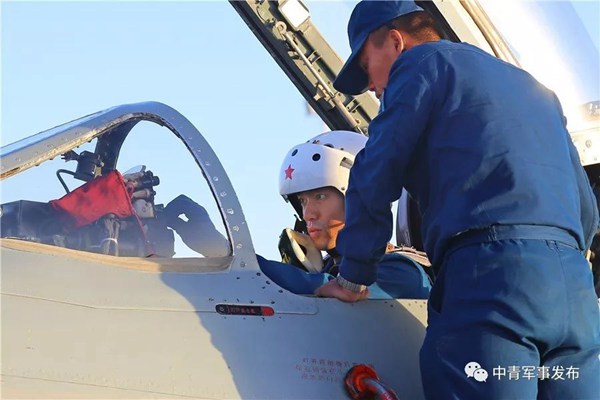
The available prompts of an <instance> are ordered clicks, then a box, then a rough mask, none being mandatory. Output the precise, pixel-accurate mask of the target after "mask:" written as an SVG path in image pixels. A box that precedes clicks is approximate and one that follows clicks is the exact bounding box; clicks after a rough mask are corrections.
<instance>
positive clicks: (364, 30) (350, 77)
mask: <svg viewBox="0 0 600 400" xmlns="http://www.w3.org/2000/svg"><path fill="white" fill-rule="evenodd" d="M415 11H423V9H422V8H421V7H419V6H418V5H416V4H415V2H414V1H412V0H363V1H361V2H360V3H358V4H357V5H356V7H354V11H352V15H351V16H350V21H349V22H348V40H349V41H350V49H351V50H352V54H350V57H348V60H347V61H346V63H345V64H344V66H343V67H342V70H341V71H340V73H339V74H338V76H337V78H336V79H335V81H334V82H333V87H334V88H336V90H339V91H340V92H342V93H346V94H352V95H356V94H361V93H362V92H364V91H365V90H367V86H368V85H369V78H368V77H367V74H366V73H365V72H364V71H363V70H362V69H361V68H360V65H359V63H358V56H359V55H360V51H361V50H362V47H363V45H364V44H365V41H366V40H367V38H368V37H369V35H370V34H371V32H373V31H374V30H376V29H377V28H379V27H381V26H382V25H384V24H386V23H387V22H389V21H391V20H393V19H394V18H397V17H400V16H401V15H406V14H409V13H411V12H415Z"/></svg>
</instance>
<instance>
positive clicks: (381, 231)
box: [316, 49, 438, 301]
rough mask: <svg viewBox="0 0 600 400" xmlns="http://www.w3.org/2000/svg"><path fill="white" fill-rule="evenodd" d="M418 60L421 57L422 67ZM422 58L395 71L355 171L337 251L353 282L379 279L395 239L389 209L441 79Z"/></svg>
mask: <svg viewBox="0 0 600 400" xmlns="http://www.w3.org/2000/svg"><path fill="white" fill-rule="evenodd" d="M415 50H417V49H413V50H412V51H415ZM409 53H410V52H409ZM406 55H408V53H407V54H406ZM414 56H419V57H421V59H420V62H416V61H415V60H414V59H416V57H414ZM422 56H423V54H418V53H413V57H411V59H408V60H403V61H402V62H400V63H399V62H398V61H397V62H396V63H395V64H394V65H393V66H392V70H391V75H390V80H389V82H388V87H387V88H386V91H385V93H384V96H385V104H386V108H385V110H384V111H383V112H382V113H381V114H380V115H378V116H377V118H375V119H374V120H373V122H372V123H371V125H370V127H369V135H370V136H369V140H368V141H367V144H366V147H365V149H364V150H363V151H361V152H360V153H359V154H358V156H357V157H356V160H355V162H354V165H353V167H352V169H351V170H350V182H349V186H348V191H347V192H346V224H345V227H344V229H343V230H342V231H341V232H340V235H339V237H338V239H337V246H336V247H337V249H338V251H339V252H340V253H341V254H342V256H343V260H342V263H341V266H340V275H341V276H342V277H343V278H345V279H346V280H348V281H350V282H354V283H358V284H363V285H370V284H372V283H373V282H375V280H376V277H377V264H378V263H379V261H380V260H381V257H382V256H383V254H384V253H385V248H386V244H387V243H388V240H389V239H390V237H391V235H392V229H393V221H392V213H391V207H390V204H391V203H392V202H394V201H395V200H397V199H398V198H399V197H400V194H401V192H402V188H403V186H404V182H405V175H406V167H407V165H408V163H409V161H410V160H411V157H412V155H413V153H414V151H415V149H416V147H417V143H418V142H419V140H420V138H421V135H422V133H423V132H424V131H425V127H426V126H427V123H428V121H429V116H430V114H431V112H432V109H433V102H434V101H435V98H434V97H435V96H434V93H433V92H432V85H434V84H435V83H436V81H437V79H438V76H437V72H436V71H434V70H435V69H436V68H438V67H437V66H436V65H435V63H436V58H434V57H427V58H423V57H422ZM424 179H426V178H425V177H424ZM316 294H317V295H319V296H324V297H336V298H338V299H340V300H343V301H356V300H360V299H362V298H365V297H366V296H362V297H361V296H357V295H356V294H352V292H351V291H349V290H346V289H344V288H341V287H339V286H337V287H336V283H335V282H329V283H328V284H327V285H324V286H323V287H322V288H319V289H318V290H317V291H316Z"/></svg>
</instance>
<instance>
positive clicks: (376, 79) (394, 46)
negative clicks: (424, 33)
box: [359, 30, 404, 99]
mask: <svg viewBox="0 0 600 400" xmlns="http://www.w3.org/2000/svg"><path fill="white" fill-rule="evenodd" d="M373 35H374V34H372V35H371V36H369V38H368V39H367V41H366V42H365V44H364V46H363V48H362V50H361V53H360V56H359V63H360V67H361V68H362V69H363V71H365V73H366V74H367V76H368V77H369V86H368V87H367V88H368V90H370V91H372V92H374V93H375V96H377V98H378V99H379V98H381V95H382V93H383V90H384V89H385V87H386V86H387V82H388V78H389V75H390V69H391V68H392V64H393V63H394V61H395V60H396V58H398V56H399V55H400V53H401V52H402V50H403V48H404V43H403V41H402V36H401V35H400V33H399V32H398V31H396V30H387V31H385V35H381V33H375V35H377V39H376V38H374V37H373ZM376 41H379V43H376Z"/></svg>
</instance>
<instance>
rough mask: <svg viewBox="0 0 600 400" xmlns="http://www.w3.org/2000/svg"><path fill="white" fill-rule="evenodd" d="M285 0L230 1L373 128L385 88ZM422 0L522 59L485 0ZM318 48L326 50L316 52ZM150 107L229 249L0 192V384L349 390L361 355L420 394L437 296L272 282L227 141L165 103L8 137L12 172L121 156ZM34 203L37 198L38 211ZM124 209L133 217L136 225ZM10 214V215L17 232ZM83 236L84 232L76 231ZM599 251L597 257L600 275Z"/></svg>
mask: <svg viewBox="0 0 600 400" xmlns="http://www.w3.org/2000/svg"><path fill="white" fill-rule="evenodd" d="M288 2H290V3H292V0H287V1H279V2H277V1H274V2H269V1H254V0H247V1H233V2H232V6H233V7H234V8H235V9H236V10H237V11H238V13H239V14H240V16H241V17H242V19H243V20H244V22H246V23H247V24H248V26H249V27H250V29H251V30H252V32H253V33H254V34H255V35H256V36H257V37H258V39H259V40H260V41H261V42H262V43H263V44H264V45H265V47H267V49H268V50H269V52H270V54H271V55H272V56H273V58H275V60H276V62H277V63H278V64H279V65H280V66H281V67H282V69H283V70H284V71H285V72H286V74H288V76H289V77H290V78H291V79H292V81H293V82H294V84H295V85H296V86H297V87H298V90H299V91H300V92H301V93H302V94H303V95H304V97H305V98H306V100H307V102H309V104H310V105H311V107H312V108H313V109H314V110H315V111H316V112H317V114H318V115H319V116H320V117H321V118H322V119H323V121H324V122H325V123H326V124H327V125H328V126H329V127H330V128H331V129H350V130H355V131H357V133H362V134H368V123H369V122H370V120H371V119H372V118H374V117H375V115H376V112H377V108H378V105H377V102H376V100H375V99H374V97H372V96H371V95H370V94H363V95H360V96H356V97H354V96H344V95H342V94H339V93H336V92H335V91H334V89H333V88H332V86H331V82H332V81H333V79H334V77H335V75H336V74H337V72H338V71H339V69H340V67H341V65H342V60H341V59H340V58H339V56H337V55H336V54H335V51H333V50H332V49H331V47H330V46H329V45H328V44H327V42H326V41H325V40H324V39H323V37H322V36H321V35H320V33H319V32H318V30H317V29H316V27H315V26H314V24H312V22H311V21H310V19H302V18H301V19H300V20H296V19H292V18H291V17H290V16H289V15H286V13H285V10H286V8H285V5H286V3H288ZM419 4H421V5H422V6H423V7H425V8H427V9H428V10H429V11H431V12H432V13H433V15H434V16H435V17H436V18H437V19H438V20H439V22H440V23H441V25H442V26H443V27H444V29H445V31H446V33H447V35H448V37H449V38H450V39H452V40H461V41H467V42H470V43H472V44H475V45H477V46H479V47H481V48H483V49H484V50H486V51H488V52H490V53H492V54H494V55H496V56H497V57H499V58H502V59H504V60H506V61H509V62H513V63H515V64H517V65H518V64H519V61H518V59H517V58H516V57H515V56H514V55H513V53H512V51H511V47H510V46H509V45H508V44H507V42H506V41H505V40H504V39H503V37H502V35H501V33H500V32H499V31H498V30H497V28H496V27H495V25H494V24H493V23H492V21H491V20H490V17H489V15H487V14H486V12H485V10H484V8H483V7H482V6H481V5H480V4H479V3H477V2H475V1H470V0H469V1H460V2H459V1H444V2H419ZM288 6H289V4H288ZM300 6H301V9H304V8H305V7H304V6H302V5H300ZM257 16H260V18H258V17H257ZM290 20H291V21H292V22H290ZM261 21H268V22H261ZM314 51H318V52H319V53H320V55H321V57H319V58H317V59H316V60H313V59H311V58H310V57H307V56H306V54H312V52H314ZM300 54H304V57H302V56H300ZM585 112H586V113H587V114H586V115H587V118H586V121H587V122H588V123H587V125H585V127H584V129H577V130H573V131H572V132H571V134H572V137H573V140H574V142H575V144H576V146H577V148H578V150H579V151H580V157H581V161H582V164H583V165H584V166H585V168H586V171H587V172H588V175H589V177H590V181H591V182H592V185H593V186H594V188H595V191H596V193H598V189H597V187H598V185H599V183H600V177H599V176H600V152H599V151H598V147H599V146H600V144H599V141H600V135H599V134H600V122H599V120H598V115H599V111H598V103H597V102H595V103H594V102H591V103H589V104H587V105H586V108H585ZM141 122H143V123H146V124H156V125H158V126H161V127H164V128H165V129H167V130H168V131H169V132H170V133H171V134H172V135H174V136H173V137H175V138H177V140H179V141H181V143H183V145H185V147H186V148H187V150H188V152H189V153H190V155H191V156H192V157H193V159H194V161H195V164H196V165H197V166H198V168H199V169H200V170H201V173H202V175H203V177H204V179H205V185H206V187H208V189H209V191H210V192H211V194H212V197H213V198H214V201H215V203H216V208H217V211H218V215H219V216H220V219H221V220H222V222H223V226H224V228H225V229H224V234H225V236H226V238H227V249H226V251H225V252H224V253H221V254H214V255H212V256H206V257H195V256H193V257H184V258H173V257H170V256H169V254H167V255H166V256H164V257H147V256H146V255H147V254H144V249H143V247H144V244H145V242H144V240H142V241H140V240H139V239H140V238H139V237H135V234H134V235H132V236H125V235H122V237H120V238H119V241H121V242H123V245H125V244H126V242H127V241H128V240H129V241H130V243H128V244H129V245H130V247H129V248H128V249H129V250H127V251H130V252H131V254H127V252H126V251H125V250H124V251H123V253H118V252H117V250H114V249H113V251H111V250H110V249H111V247H110V245H108V246H104V245H103V244H97V243H88V242H85V243H83V242H82V241H81V240H79V241H78V239H81V238H74V237H70V238H66V237H63V236H62V234H56V233H53V234H52V235H46V237H45V239H44V238H42V235H41V234H40V229H38V227H37V226H36V222H39V221H41V220H42V219H43V218H45V215H46V214H44V213H45V212H46V211H44V210H47V209H46V208H45V207H46V206H45V203H44V204H42V203H36V204H32V203H33V202H27V201H26V200H27V199H23V201H22V202H16V203H19V204H17V205H15V204H3V205H2V208H1V211H2V213H1V214H0V222H2V228H3V235H2V236H3V238H2V239H0V244H1V247H0V248H1V250H0V251H1V253H0V255H1V274H2V275H1V276H2V285H1V288H0V292H1V318H2V319H1V322H2V328H1V329H2V332H1V333H2V366H1V369H2V370H1V374H2V382H1V385H2V386H1V389H2V397H3V398H57V399H58V398H60V399H66V398H127V399H132V398H140V399H141V398H143V399H147V398H170V399H173V398H195V399H343V398H347V394H346V392H345V390H344V386H343V378H344V376H345V374H346V372H347V371H348V370H349V369H350V368H351V367H352V366H353V365H355V364H366V365H370V366H372V367H373V368H374V369H375V370H376V371H377V373H378V375H379V377H380V378H381V381H382V382H383V383H384V384H386V385H387V386H389V387H390V388H392V389H393V390H394V391H395V392H396V393H397V394H398V396H399V397H400V398H402V399H421V398H423V392H422V387H421V379H420V372H419V362H418V351H419V348H420V346H421V343H422V340H423V337H424V334H425V327H426V322H427V315H426V314H427V313H426V309H427V303H426V301H425V300H414V299H385V298H381V299H372V300H367V301H363V302H359V303H356V304H346V303H342V302H339V301H337V300H334V299H324V298H316V297H313V296H300V295H295V294H293V293H290V292H288V291H287V290H285V289H284V288H281V287H279V286H278V285H276V284H275V283H274V282H272V281H271V280H270V279H269V278H268V277H266V276H265V275H264V274H263V273H262V272H261V270H260V268H259V265H258V262H257V259H256V253H255V251H254V247H253V244H252V237H251V235H250V230H249V228H248V226H247V224H246V219H245V217H244V213H243V209H242V206H241V205H240V203H239V201H238V198H237V196H236V193H235V190H234V188H233V186H232V185H231V182H230V180H229V178H228V176H227V174H226V172H225V170H224V169H223V167H222V165H221V163H220V161H219V158H218V156H217V155H216V154H215V153H214V152H213V150H212V149H211V147H210V145H209V144H208V142H207V141H206V140H205V139H204V137H203V136H202V134H201V133H200V132H199V131H198V129H196V128H195V127H194V125H192V123H191V122H190V121H188V120H187V119H186V118H185V117H184V116H183V115H181V114H180V113H178V112H177V111H176V110H174V109H173V108H171V107H169V106H167V105H165V104H162V103H157V102H146V103H136V104H127V105H120V106H116V107H113V108H110V109H107V110H104V111H99V112H96V113H94V114H91V115H88V116H85V117H82V118H79V119H77V120H75V121H71V122H68V123H66V124H63V125H60V126H58V127H55V128H52V129H49V130H46V131H44V132H41V133H38V134H36V135H33V136H30V137H28V138H26V139H23V140H20V141H18V142H15V143H13V144H10V145H7V146H4V147H2V148H1V150H0V153H1V159H0V177H1V178H2V179H16V178H18V177H19V175H21V173H23V172H25V171H27V170H28V169H30V168H34V167H36V168H41V167H43V165H42V164H44V165H46V163H47V162H49V161H50V160H52V159H55V158H57V157H60V156H65V155H66V157H67V158H69V157H72V154H73V153H71V151H76V152H79V155H80V156H81V155H82V154H83V151H81V150H82V149H83V148H85V146H86V144H88V142H90V141H92V143H95V147H94V148H93V149H92V151H90V153H89V154H87V156H86V157H88V156H89V157H91V158H85V159H84V158H83V157H81V158H80V161H79V162H78V170H77V171H79V168H80V167H81V169H85V167H86V165H84V162H85V161H88V160H90V159H93V160H96V161H97V162H96V164H94V166H93V167H92V170H91V177H87V178H86V179H87V181H94V180H96V179H98V178H99V177H101V176H105V175H106V174H107V173H109V172H110V171H113V170H115V169H116V168H117V160H118V158H119V154H120V152H121V150H122V148H123V146H124V145H125V144H126V143H127V142H128V140H129V134H130V132H131V131H132V129H134V127H135V126H136V125H137V124H139V123H141ZM69 154H71V156H69ZM75 154H76V153H75ZM141 161H143V160H141ZM67 165H70V164H67ZM38 166H40V167H38ZM87 166H88V167H89V165H87ZM89 171H90V170H89V169H88V172H89ZM141 171H144V170H143V169H142V170H141ZM53 172H54V171H53ZM121 172H122V173H123V174H124V175H127V173H126V172H124V171H121ZM49 179H50V177H49ZM52 179H54V178H52ZM82 180H83V179H82ZM81 183H83V182H81ZM57 184H58V182H57ZM151 189H152V187H151ZM157 190H159V189H157ZM73 191H75V190H73ZM48 200H51V199H48ZM144 204H145V205H148V204H149V205H150V207H151V210H149V211H147V210H145V209H144V210H145V211H144V212H148V214H144V215H141V214H142V211H140V210H141V209H140V208H136V209H135V210H136V213H138V216H137V217H139V220H141V221H142V224H145V225H144V226H149V224H150V222H151V221H152V220H153V219H155V218H156V217H155V215H157V214H154V212H156V213H159V212H160V210H158V206H157V205H155V204H153V203H152V202H151V201H150V202H149V203H144ZM26 207H33V208H34V209H35V210H36V211H35V213H37V214H35V213H34V217H35V218H33V219H32V220H28V221H27V223H25V222H24V221H25V217H24V215H25V214H26V211H27V208H26ZM154 208H157V210H154ZM39 210H42V211H39ZM415 213H416V211H415V208H414V205H411V201H410V200H409V199H408V198H407V196H403V198H402V199H401V201H400V202H399V211H398V232H399V233H398V237H399V241H401V242H402V244H405V245H413V246H416V247H418V226H416V225H415V220H416V215H415ZM9 218H12V219H10V220H9ZM103 218H104V217H103ZM111 218H113V219H112V220H113V222H114V220H115V218H114V217H111ZM116 219H118V218H116ZM213 220H215V218H213ZM58 223H59V221H57V224H58ZM120 223H121V225H120V226H121V229H123V231H124V232H125V231H126V230H127V229H129V230H130V231H134V230H135V229H137V228H135V229H134V228H132V226H131V225H126V224H123V221H120ZM90 225H92V224H90ZM9 226H11V227H13V228H14V229H13V230H11V231H10V234H5V232H8V227H9ZM123 227H125V228H123ZM126 227H129V228H126ZM90 229H92V228H90ZM82 232H85V234H84V233H82V236H85V235H88V234H90V231H82ZM90 237H95V236H93V235H91V236H90ZM109 239H111V240H109V241H108V242H107V243H115V242H117V240H116V238H114V237H110V238H109ZM69 240H71V241H72V242H69ZM75 242H76V243H77V244H78V246H70V245H65V243H67V244H68V243H75ZM119 243H120V242H119ZM103 246H104V247H103ZM594 246H595V247H598V246H599V245H598V240H596V241H595V244H594ZM106 249H108V250H106ZM132 249H133V250H132ZM104 250H106V251H104ZM593 250H594V249H593ZM596 250H597V249H596ZM136 252H137V253H136ZM133 253H135V254H133ZM117 254H119V255H117ZM598 264H599V262H598V259H597V258H596V259H593V269H594V271H595V274H597V273H598V270H599V268H598V267H599V265H598ZM596 282H597V281H596ZM340 332H343V333H344V334H343V335H340Z"/></svg>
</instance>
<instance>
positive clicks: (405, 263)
mask: <svg viewBox="0 0 600 400" xmlns="http://www.w3.org/2000/svg"><path fill="white" fill-rule="evenodd" d="M257 259H258V264H259V265H260V269H261V270H262V272H263V273H264V274H265V275H267V276H268V277H269V278H270V279H271V280H272V281H273V282H275V283H276V284H278V285H279V286H281V287H283V288H285V289H286V290H289V291H290V292H292V293H295V294H313V293H314V292H315V290H316V289H317V288H318V287H320V286H321V285H323V284H325V283H327V282H329V281H330V280H331V279H333V278H335V275H337V273H335V272H333V271H332V269H333V268H334V262H333V259H332V258H329V259H328V260H326V262H325V265H324V266H323V270H322V272H320V273H309V272H306V271H303V270H301V269H300V268H298V267H295V266H293V265H291V264H283V263H280V262H277V261H271V260H267V259H265V258H263V257H261V256H257ZM430 291H431V282H430V280H429V276H428V275H427V273H426V272H425V270H424V269H423V267H422V266H421V265H420V264H419V263H417V262H416V261H413V260H412V259H410V258H408V257H406V256H403V255H401V254H397V253H388V254H386V255H385V256H384V257H383V258H382V260H381V262H380V263H379V268H378V271H377V281H376V282H375V283H373V284H372V285H371V286H370V287H369V298H371V299H396V298H403V299H426V298H427V297H428V296H429V292H430Z"/></svg>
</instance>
